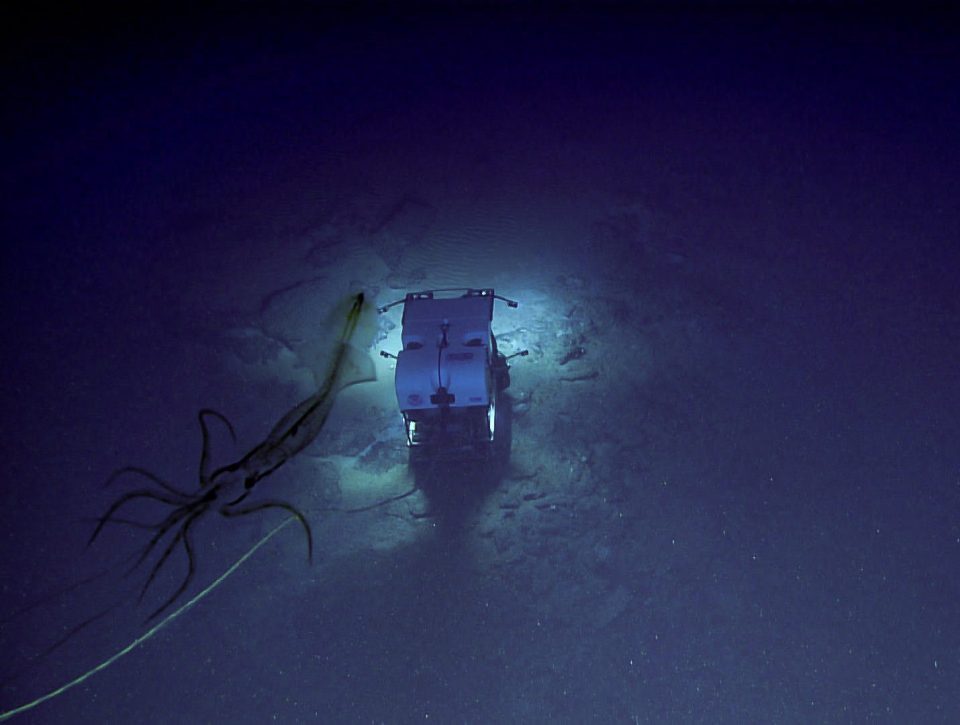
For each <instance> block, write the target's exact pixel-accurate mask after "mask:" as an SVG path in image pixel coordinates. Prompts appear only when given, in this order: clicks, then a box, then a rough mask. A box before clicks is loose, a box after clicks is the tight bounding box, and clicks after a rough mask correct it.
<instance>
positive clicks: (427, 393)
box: [377, 287, 528, 458]
mask: <svg viewBox="0 0 960 725" xmlns="http://www.w3.org/2000/svg"><path fill="white" fill-rule="evenodd" d="M450 293H460V294H459V295H456V296H451V295H450ZM494 300H501V301H503V302H506V303H507V306H508V307H511V308H516V307H517V305H518V303H517V302H515V301H514V300H509V299H507V298H506V297H501V296H500V295H498V294H496V293H495V292H494V290H493V289H492V288H480V289H473V288H463V287H455V288H443V289H431V290H423V291H420V292H408V293H407V295H406V296H405V297H404V298H403V299H399V300H396V301H395V302H391V303H389V304H387V305H384V306H382V307H379V308H378V309H377V311H378V312H380V313H381V314H382V313H384V312H386V311H388V310H389V309H390V308H392V307H395V306H397V305H403V317H402V323H401V324H402V331H401V349H400V351H399V352H398V353H396V354H392V353H389V352H385V351H381V352H380V355H381V356H383V357H387V358H392V359H394V360H396V379H395V387H396V395H397V404H398V405H399V408H400V414H401V416H402V418H403V426H404V431H405V432H406V438H407V446H408V447H409V448H410V452H411V456H413V455H414V454H415V453H416V454H418V455H422V456H426V457H430V458H433V457H449V456H477V457H481V458H486V457H488V456H489V455H490V453H491V451H492V450H493V447H494V444H495V442H496V441H497V432H496V426H497V398H498V396H499V395H500V393H502V392H503V391H504V390H506V389H507V388H508V387H509V386H510V366H509V365H508V364H507V361H508V360H509V359H510V358H513V357H518V356H524V355H527V354H528V351H527V350H521V351H520V352H517V353H514V354H513V355H510V356H505V355H504V354H503V353H501V352H500V351H499V350H498V349H497V339H496V336H495V335H494V334H493V330H492V327H491V326H492V322H493V303H494Z"/></svg>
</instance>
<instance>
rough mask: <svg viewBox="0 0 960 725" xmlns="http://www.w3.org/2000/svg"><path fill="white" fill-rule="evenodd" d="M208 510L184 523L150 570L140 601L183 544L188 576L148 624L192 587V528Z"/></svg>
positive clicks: (194, 569) (194, 514) (193, 569)
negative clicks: (172, 555)
mask: <svg viewBox="0 0 960 725" xmlns="http://www.w3.org/2000/svg"><path fill="white" fill-rule="evenodd" d="M206 510H207V509H206V507H204V508H201V509H198V510H196V511H194V512H193V513H192V514H190V515H189V516H188V517H187V520H186V521H184V522H183V524H182V525H181V526H180V530H179V531H177V534H176V536H174V537H173V538H172V539H171V540H170V543H169V544H167V548H166V549H164V550H163V554H161V555H160V558H159V559H157V562H156V563H155V564H154V565H153V568H152V569H151V570H150V576H148V577H147V581H146V582H144V584H143V589H141V590H140V598H139V600H138V601H143V597H144V596H145V595H146V593H147V591H148V590H149V589H150V585H151V584H153V582H154V580H155V579H156V578H157V574H158V573H160V570H161V569H162V568H163V565H164V564H165V563H166V562H167V559H169V558H170V555H171V554H172V553H173V551H174V549H176V547H177V544H180V543H182V544H183V548H184V551H186V553H187V575H186V576H185V577H184V579H183V581H182V582H181V583H180V586H179V587H177V590H176V591H175V592H174V593H173V594H171V595H170V597H168V598H167V600H166V601H165V602H164V603H163V604H161V605H160V607H159V608H158V609H156V610H155V611H154V612H153V613H152V614H151V615H150V616H149V617H147V621H148V622H149V621H150V620H151V619H153V618H154V617H156V616H157V615H159V614H160V613H161V612H163V611H164V610H165V609H166V608H167V607H169V606H170V605H171V604H173V603H174V602H175V601H176V600H177V598H178V597H179V596H180V595H181V594H183V592H184V591H186V589H187V587H188V586H190V582H191V581H192V580H193V575H194V572H195V571H196V563H195V562H194V559H193V547H192V546H191V545H190V539H189V534H190V527H191V526H192V525H193V522H194V521H196V520H197V519H198V518H200V516H201V515H202V514H203V513H204V512H205V511H206Z"/></svg>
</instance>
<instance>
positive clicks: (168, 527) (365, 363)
mask: <svg viewBox="0 0 960 725" xmlns="http://www.w3.org/2000/svg"><path fill="white" fill-rule="evenodd" d="M346 304H347V309H346V316H345V321H344V322H343V323H342V324H343V326H342V331H341V333H340V336H339V338H338V340H337V342H336V344H335V346H334V348H333V351H332V354H331V357H330V360H329V362H328V364H327V366H326V367H325V368H324V370H325V372H322V373H319V374H317V376H316V383H317V390H316V392H315V393H313V394H312V395H311V396H310V397H308V398H306V399H305V400H303V401H302V402H300V403H299V404H298V405H296V406H294V407H293V408H292V409H291V410H290V411H289V412H288V413H286V415H284V416H283V417H282V418H280V420H279V421H277V423H276V424H275V425H274V426H273V428H272V430H271V431H270V432H269V434H268V435H267V436H266V438H264V440H263V441H261V442H260V443H258V444H257V445H256V446H254V447H253V448H251V449H250V450H249V451H248V452H247V453H246V454H245V455H244V456H243V457H241V458H239V459H238V460H236V461H234V462H232V463H229V464H226V465H223V466H219V467H216V468H214V467H213V465H212V463H211V456H210V427H209V423H210V422H212V421H214V420H216V421H219V422H220V423H221V424H223V425H224V426H225V427H226V429H227V430H228V431H229V433H230V436H231V437H232V438H233V440H234V441H236V432H235V431H234V428H233V425H232V424H231V423H230V421H229V420H228V419H227V417H226V416H225V415H223V414H222V413H220V412H218V411H216V410H213V409H212V408H204V409H202V410H200V411H199V412H198V414H197V419H198V422H199V424H200V433H201V437H202V441H201V443H202V445H201V450H200V463H199V467H198V469H199V470H198V478H199V486H198V488H197V489H196V490H193V491H188V490H185V489H183V488H181V487H178V486H175V485H173V484H172V483H170V482H169V481H166V480H164V479H163V478H161V477H160V476H158V475H156V474H155V473H153V472H152V471H150V470H148V469H146V468H141V467H139V466H125V467H123V468H119V469H117V470H115V471H114V472H113V473H112V474H111V475H110V476H109V477H108V479H107V484H111V483H113V482H114V481H116V480H117V479H119V478H121V477H130V476H137V477H139V478H141V479H144V480H145V481H146V484H145V485H144V486H143V487H141V488H137V489H134V490H131V491H128V492H127V493H124V494H123V495H121V496H120V497H119V498H117V499H116V500H115V501H114V502H113V503H112V504H111V505H110V507H109V508H108V509H107V510H106V512H105V513H104V514H103V516H101V517H99V518H98V519H96V521H97V524H96V528H95V529H94V531H93V533H92V535H91V536H90V539H89V541H88V542H87V545H88V546H90V545H91V544H93V543H94V542H95V541H96V540H97V537H98V536H99V535H100V533H101V532H102V531H103V529H104V527H105V526H106V525H107V524H120V525H127V526H132V527H136V528H140V529H145V530H147V531H148V532H149V534H150V538H149V539H148V541H147V542H146V544H144V546H143V548H142V549H141V550H140V551H139V554H136V553H135V554H134V557H133V558H134V559H135V561H134V563H133V565H132V566H131V567H130V569H129V572H128V573H130V572H133V571H134V570H136V569H137V568H139V567H140V566H141V565H143V564H144V562H146V561H147V560H149V559H151V556H152V555H154V554H156V557H155V559H154V560H153V563H152V566H151V567H150V571H149V573H148V575H147V577H146V580H145V582H144V584H143V587H142V588H141V590H140V595H139V601H143V599H144V597H145V596H146V594H147V592H148V591H149V589H150V587H151V585H152V584H153V583H154V581H155V580H156V578H157V575H158V574H159V573H160V571H161V570H162V569H163V567H164V566H165V565H166V564H167V562H168V561H169V560H170V557H171V556H172V555H173V554H174V552H176V551H177V550H178V549H180V548H182V549H183V551H184V553H185V554H186V558H187V572H186V574H185V576H184V578H183V580H182V581H181V582H180V585H179V586H178V587H177V589H176V590H175V591H174V592H173V593H172V594H171V595H170V596H168V597H167V599H166V600H164V602H163V603H162V604H161V605H160V606H159V607H158V608H157V609H156V610H155V611H153V612H152V613H151V614H150V616H149V617H148V618H147V621H150V620H153V619H155V618H156V617H158V616H159V615H161V614H162V613H163V612H164V611H166V610H167V609H168V608H169V607H170V606H171V605H172V604H173V603H174V602H176V601H177V600H178V599H179V598H180V596H181V595H182V594H183V593H184V592H185V591H186V590H187V588H188V587H189V586H190V583H191V582H192V581H193V578H194V574H195V572H196V561H195V552H194V548H193V543H192V540H191V531H192V530H193V528H194V526H195V525H196V523H197V522H198V521H200V520H201V519H203V518H204V517H206V516H210V515H211V514H213V513H214V512H216V513H219V514H220V515H221V516H224V517H228V518H229V517H236V516H246V515H249V514H254V513H257V512H261V511H267V510H270V509H279V510H283V511H286V512H287V513H289V514H290V515H291V516H292V517H294V518H296V519H297V521H298V522H299V524H300V526H301V527H302V529H303V532H304V535H305V537H306V544H307V557H308V559H309V560H311V561H312V558H313V534H312V532H311V530H310V523H309V522H308V521H307V518H306V516H304V514H303V513H302V512H301V511H299V510H298V509H297V508H296V507H295V506H293V505H292V504H290V503H288V502H286V501H281V500H277V499H266V500H258V501H254V502H248V501H247V497H248V496H249V495H250V494H251V493H252V492H253V489H254V488H255V487H256V486H257V484H258V483H259V482H260V481H262V480H263V479H265V478H267V477H268V476H270V475H271V474H273V473H274V472H275V471H277V470H278V469H279V468H280V467H281V466H283V464H284V463H286V462H287V461H289V460H290V459H291V458H293V457H294V456H295V455H297V454H298V453H299V452H300V451H302V450H303V449H304V448H306V447H307V446H308V445H310V443H312V442H313V441H314V439H316V437H317V436H318V435H319V433H320V431H321V430H322V429H323V426H324V424H325V423H326V421H327V418H328V416H329V415H330V411H331V409H332V407H333V403H334V401H335V400H336V397H337V394H338V393H339V392H340V391H342V390H343V389H344V388H346V387H348V386H350V385H354V384H356V383H360V382H366V381H370V380H373V379H375V377H376V374H375V372H374V370H373V362H372V360H371V359H370V357H369V355H367V354H366V348H367V347H369V345H370V344H371V342H372V337H373V330H374V329H375V323H373V322H372V320H373V318H374V317H375V312H374V311H373V307H372V305H370V303H369V302H368V301H367V300H366V298H365V296H364V294H363V293H362V292H360V293H358V294H356V295H351V296H350V297H349V298H348V300H347V303H346ZM341 319H343V318H342V317H341ZM136 501H151V502H154V503H158V504H161V505H163V506H166V507H169V510H168V512H167V514H166V516H164V517H163V518H162V519H161V520H159V521H155V522H149V523H146V522H142V521H136V520H131V519H128V518H124V517H123V516H122V514H123V510H124V509H125V508H126V507H127V506H128V505H130V504H131V503H133V502H136Z"/></svg>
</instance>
